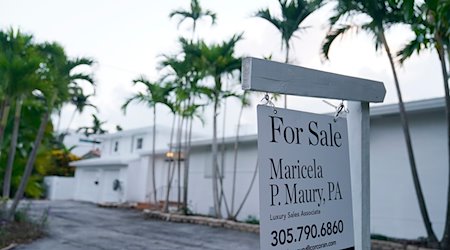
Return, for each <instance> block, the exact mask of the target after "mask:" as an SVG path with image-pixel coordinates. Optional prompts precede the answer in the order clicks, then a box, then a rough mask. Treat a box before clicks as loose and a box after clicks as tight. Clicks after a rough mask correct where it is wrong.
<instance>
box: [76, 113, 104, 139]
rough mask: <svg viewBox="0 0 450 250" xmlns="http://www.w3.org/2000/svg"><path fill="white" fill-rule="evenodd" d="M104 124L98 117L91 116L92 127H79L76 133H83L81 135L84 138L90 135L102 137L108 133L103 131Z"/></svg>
mask: <svg viewBox="0 0 450 250" xmlns="http://www.w3.org/2000/svg"><path fill="white" fill-rule="evenodd" d="M105 124H106V121H101V120H100V119H98V117H97V116H96V115H94V114H92V126H84V127H79V128H78V129H77V132H80V131H84V132H83V134H84V135H85V136H86V137H89V136H91V135H102V134H106V133H108V130H105V129H103V127H102V126H103V125H105Z"/></svg>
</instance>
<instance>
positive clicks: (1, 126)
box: [0, 97, 11, 156]
mask: <svg viewBox="0 0 450 250" xmlns="http://www.w3.org/2000/svg"><path fill="white" fill-rule="evenodd" d="M10 108H11V103H10V99H9V97H5V99H4V100H3V103H2V109H3V110H2V112H1V113H2V117H1V120H0V156H1V154H2V144H3V137H4V136H5V129H6V124H7V122H8V115H9V110H10Z"/></svg>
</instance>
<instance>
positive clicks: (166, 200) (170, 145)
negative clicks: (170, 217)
mask: <svg viewBox="0 0 450 250" xmlns="http://www.w3.org/2000/svg"><path fill="white" fill-rule="evenodd" d="M176 118H177V116H176V115H175V114H173V119H172V128H171V130H170V143H169V152H173V151H172V150H173V145H172V144H173V134H174V131H175V120H176ZM168 165H169V166H168V167H167V190H166V197H165V200H164V206H163V209H162V211H163V212H164V213H167V212H168V211H169V194H170V183H171V182H172V181H171V179H170V166H171V165H172V161H169V164H168Z"/></svg>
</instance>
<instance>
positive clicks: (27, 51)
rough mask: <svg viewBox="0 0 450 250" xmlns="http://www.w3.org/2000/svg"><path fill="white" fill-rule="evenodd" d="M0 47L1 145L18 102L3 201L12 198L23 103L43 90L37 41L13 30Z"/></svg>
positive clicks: (1, 38) (0, 38)
mask: <svg viewBox="0 0 450 250" xmlns="http://www.w3.org/2000/svg"><path fill="white" fill-rule="evenodd" d="M0 46H1V48H3V49H2V50H1V51H0V71H1V72H3V74H4V77H5V78H4V79H5V82H4V84H3V85H2V88H3V89H2V93H3V96H2V98H3V100H4V105H3V108H4V109H3V110H2V120H1V122H0V145H1V144H2V141H3V136H4V129H5V126H6V122H7V119H8V114H9V109H10V100H13V101H14V102H15V115H14V124H13V133H12V137H11V142H10V150H9V152H8V160H7V166H6V169H5V175H4V180H3V197H7V198H9V195H10V186H11V175H12V166H13V161H14V156H15V152H16V146H17V138H18V132H19V124H20V115H21V110H22V103H23V99H24V98H25V97H26V96H28V95H30V94H31V92H32V91H33V90H34V89H36V88H39V81H37V78H36V70H37V69H38V67H39V59H40V58H39V56H38V55H37V53H36V49H35V45H34V43H33V37H32V36H31V35H27V34H22V33H21V32H20V31H19V30H17V31H14V30H13V29H12V28H11V29H10V30H9V31H8V32H7V33H3V32H2V34H0ZM0 152H1V148H0Z"/></svg>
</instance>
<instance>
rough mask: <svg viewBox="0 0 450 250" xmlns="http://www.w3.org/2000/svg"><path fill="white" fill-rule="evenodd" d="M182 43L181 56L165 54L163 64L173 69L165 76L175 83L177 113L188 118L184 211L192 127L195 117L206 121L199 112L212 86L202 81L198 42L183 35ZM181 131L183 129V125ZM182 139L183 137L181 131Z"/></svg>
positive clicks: (182, 118) (183, 117) (209, 96)
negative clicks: (203, 84)
mask: <svg viewBox="0 0 450 250" xmlns="http://www.w3.org/2000/svg"><path fill="white" fill-rule="evenodd" d="M179 42H180V45H181V48H182V50H181V53H180V54H179V55H177V56H164V60H162V61H161V62H160V67H161V68H165V69H168V70H169V72H168V73H167V74H166V75H165V76H164V77H163V78H164V79H168V78H170V79H171V81H173V82H174V87H175V91H174V92H175V103H174V104H175V106H176V107H178V108H176V111H177V114H178V115H179V116H180V117H181V120H183V121H184V120H186V122H185V126H186V129H185V135H184V137H185V146H184V171H183V186H184V189H183V202H182V207H181V209H182V211H183V212H186V211H187V196H188V181H189V177H188V176H189V162H190V145H191V140H192V127H193V121H194V118H198V119H200V120H201V121H202V116H201V115H200V113H199V112H198V111H199V109H200V108H203V107H204V106H205V105H206V103H204V101H203V102H202V103H197V100H202V97H205V96H206V97H207V99H210V98H211V90H210V89H209V88H207V87H205V86H201V85H199V84H198V82H199V81H200V80H201V79H202V78H203V77H204V76H205V72H204V70H203V69H201V68H198V67H197V66H198V64H196V63H192V62H193V61H195V60H196V55H195V54H191V53H190V52H191V51H193V50H195V48H196V45H195V44H194V43H193V42H192V40H189V41H188V40H186V39H184V38H180V39H179ZM178 131H181V129H180V128H179V130H178ZM178 139H180V140H181V134H180V137H178ZM180 143H181V141H178V147H179V148H181V144H180Z"/></svg>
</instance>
